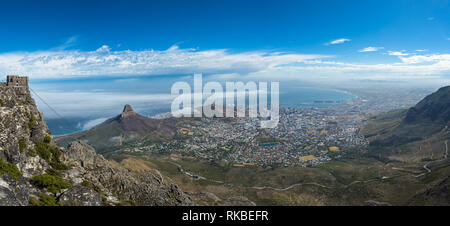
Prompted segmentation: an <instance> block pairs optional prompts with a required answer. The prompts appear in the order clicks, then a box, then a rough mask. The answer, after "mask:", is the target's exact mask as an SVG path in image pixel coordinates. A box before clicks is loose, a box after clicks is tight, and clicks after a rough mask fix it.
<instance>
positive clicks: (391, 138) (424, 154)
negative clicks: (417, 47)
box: [361, 86, 450, 205]
mask: <svg viewBox="0 0 450 226" xmlns="http://www.w3.org/2000/svg"><path fill="white" fill-rule="evenodd" d="M449 126H450V86H446V87H442V88H440V89H439V90H437V91H436V92H434V93H432V94H430V95H428V96H427V97H425V98H424V99H423V100H422V101H420V102H419V103H418V104H417V105H416V106H414V107H412V108H409V109H407V110H398V111H392V112H389V113H386V114H382V115H376V116H373V117H372V118H371V119H370V120H369V123H368V124H367V125H366V126H365V128H364V129H363V130H362V131H361V132H362V133H363V134H364V135H365V136H366V137H367V138H368V139H369V141H370V145H369V152H368V155H370V156H372V157H375V158H377V159H380V160H382V161H384V162H386V163H387V164H390V165H391V166H393V167H392V168H393V169H396V170H399V171H403V172H410V171H415V172H421V173H416V175H415V176H414V177H415V178H420V179H422V180H423V181H422V182H424V183H426V185H427V187H428V188H427V189H425V190H424V191H421V192H417V193H416V195H415V196H414V197H413V198H411V200H410V201H409V202H408V204H409V205H448V204H449V203H450V193H449V188H450V159H448V149H449V147H448V143H449V140H450V127H449Z"/></svg>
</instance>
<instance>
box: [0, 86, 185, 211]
mask: <svg viewBox="0 0 450 226" xmlns="http://www.w3.org/2000/svg"><path fill="white" fill-rule="evenodd" d="M30 204H31V205H124V204H125V205H133V204H135V205H192V204H193V203H192V201H191V199H190V197H189V196H187V195H186V194H185V193H184V192H183V191H181V190H180V189H179V188H178V186H177V185H175V184H171V183H170V182H168V181H167V180H166V179H165V178H164V177H163V176H161V175H160V174H159V172H157V171H156V170H155V171H139V172H134V171H130V170H128V169H125V168H123V167H121V166H120V164H117V163H115V162H112V161H108V160H106V159H104V158H103V157H102V156H100V155H97V154H96V153H95V150H94V149H93V148H92V147H90V146H89V145H87V144H86V143H83V142H81V141H74V142H72V143H70V145H69V146H68V147H67V148H61V147H58V146H57V145H56V144H55V143H54V142H53V141H52V140H51V137H50V131H49V129H48V128H47V125H46V124H45V122H44V121H43V115H42V113H41V112H39V110H38V109H37V107H36V105H35V102H34V100H33V98H32V97H31V95H30V93H29V91H28V90H15V89H13V88H12V87H7V86H6V85H4V84H2V83H0V205H30Z"/></svg>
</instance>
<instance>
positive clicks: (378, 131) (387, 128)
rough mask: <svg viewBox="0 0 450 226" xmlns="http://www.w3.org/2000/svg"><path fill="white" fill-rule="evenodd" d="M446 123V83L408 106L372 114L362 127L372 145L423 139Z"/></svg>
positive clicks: (449, 107) (449, 93) (449, 102)
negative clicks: (370, 118) (368, 122)
mask: <svg viewBox="0 0 450 226" xmlns="http://www.w3.org/2000/svg"><path fill="white" fill-rule="evenodd" d="M449 126H450V86H446V87H442V88H440V89H439V90H437V91H436V92H434V93H432V94H430V95H428V96H427V97H425V98H424V99H423V100H421V101H420V102H419V103H418V104H417V105H416V106H414V107H412V108H410V109H408V110H400V111H394V112H390V113H388V114H384V115H379V116H376V117H374V118H373V119H372V121H371V124H369V125H368V127H366V133H367V137H369V139H372V141H373V142H372V145H378V146H399V145H404V144H407V143H411V142H414V141H420V140H425V139H427V138H430V137H432V136H434V135H436V134H438V133H440V132H442V131H443V130H445V129H446V128H448V127H449ZM376 127H378V128H376ZM375 138H376V139H375Z"/></svg>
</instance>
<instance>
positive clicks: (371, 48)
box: [358, 46, 384, 53]
mask: <svg viewBox="0 0 450 226" xmlns="http://www.w3.org/2000/svg"><path fill="white" fill-rule="evenodd" d="M380 49H384V47H373V46H369V47H366V48H364V49H361V50H359V51H358V52H360V53H363V52H375V51H378V50H380Z"/></svg>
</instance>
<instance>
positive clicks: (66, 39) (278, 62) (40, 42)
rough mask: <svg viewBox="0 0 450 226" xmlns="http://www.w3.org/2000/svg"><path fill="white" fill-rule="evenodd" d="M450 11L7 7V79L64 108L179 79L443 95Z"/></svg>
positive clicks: (346, 5) (376, 4)
mask: <svg viewBox="0 0 450 226" xmlns="http://www.w3.org/2000/svg"><path fill="white" fill-rule="evenodd" d="M449 12H450V1H448V0H442V1H433V0H427V1H425V0H424V1H412V0H397V1H394V0H391V1H382V0H377V1H369V0H366V1H361V0H355V1H331V0H329V1H320V0H317V1H283V0H280V1H262V0H258V1H256V0H254V1H250V0H248V1H235V0H227V1H225V0H223V1H214V0H210V1H199V0H192V1H170V0H167V1H143V0H141V1H133V0H128V1H119V0H109V1H98V0H97V1H95V0H92V1H83V0H78V1H69V0H63V1H45V0H42V1H21V0H17V1H5V2H2V5H1V7H0V43H1V44H0V78H4V77H5V76H6V75H8V74H19V75H26V76H29V77H30V81H31V83H32V84H33V86H32V87H34V89H36V90H37V91H39V92H41V94H42V96H45V98H47V100H48V102H49V103H51V104H52V105H54V106H57V107H56V108H58V106H59V107H61V108H62V107H66V106H71V105H73V106H75V105H77V106H76V107H79V106H78V105H80V104H81V103H84V102H85V101H84V99H83V98H90V100H91V103H92V104H93V105H95V104H96V101H95V100H96V98H98V100H105V99H114V98H118V97H124V96H127V95H125V94H130V93H131V92H133V91H134V90H135V88H136V86H139V87H141V86H143V85H142V84H149V86H150V89H151V84H155V83H154V82H153V81H151V80H148V77H152V76H153V77H156V78H157V79H158V81H164V80H165V78H167V76H171V78H170V79H169V78H167V81H170V82H172V81H173V78H189V76H191V75H192V74H194V73H203V74H204V75H205V76H207V77H208V79H217V80H225V79H228V80H229V79H233V80H240V79H252V80H258V81H260V80H280V81H285V80H287V81H290V80H297V81H302V82H305V81H306V82H308V81H309V82H316V83H321V84H325V85H330V84H334V82H336V84H337V83H338V82H340V83H341V84H347V85H350V86H351V85H352V84H353V83H351V82H350V83H349V82H345V81H358V80H361V81H367V80H373V81H383V82H386V81H388V82H389V81H391V82H396V84H399V83H404V82H412V83H414V84H416V85H418V86H421V85H424V84H426V83H432V84H434V85H435V86H443V85H448V84H450V13H449ZM144 77H145V78H146V79H144ZM144 80H145V81H146V83H144V82H143V81H144ZM175 80H176V79H175ZM83 81H86V82H84V83H83ZM104 81H106V82H104ZM115 81H128V83H126V84H128V85H124V84H125V83H124V84H121V85H120V86H118V85H114V84H117V83H114V82H115ZM149 81H150V82H149ZM70 82H72V83H70ZM163 83H164V82H163ZM166 83H167V82H166ZM85 84H90V85H85ZM156 84H158V83H156ZM384 84H386V83H384ZM166 85H167V84H166ZM125 86H126V87H125ZM161 87H163V86H158V85H155V88H161ZM144 88H145V87H144ZM144 88H142V89H144ZM158 92H159V93H160V94H161V95H166V94H168V93H169V92H170V90H169V89H167V91H166V92H164V90H161V89H158ZM111 93H113V94H111ZM63 94H65V95H63ZM141 94H142V92H141ZM153 94H154V93H153ZM153 94H152V95H153ZM108 95H109V96H108ZM143 95H144V96H142V98H144V97H145V98H153V99H158V98H160V97H161V96H158V95H156V96H151V97H149V96H145V95H146V94H145V93H143ZM128 96H129V98H131V99H133V98H137V97H136V96H134V97H133V95H128ZM61 97H64V98H61ZM69 98H72V99H69ZM76 98H78V99H76ZM121 101H123V102H127V100H125V99H121ZM38 104H39V103H38ZM120 104H122V103H120ZM116 105H117V103H116ZM116 105H114V106H116ZM111 106H112V103H111ZM43 107H44V108H45V106H43ZM85 107H86V106H85ZM86 108H92V106H87V107H86ZM82 110H83V111H84V110H85V109H82ZM68 111H69V110H68ZM44 112H45V110H44Z"/></svg>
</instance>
